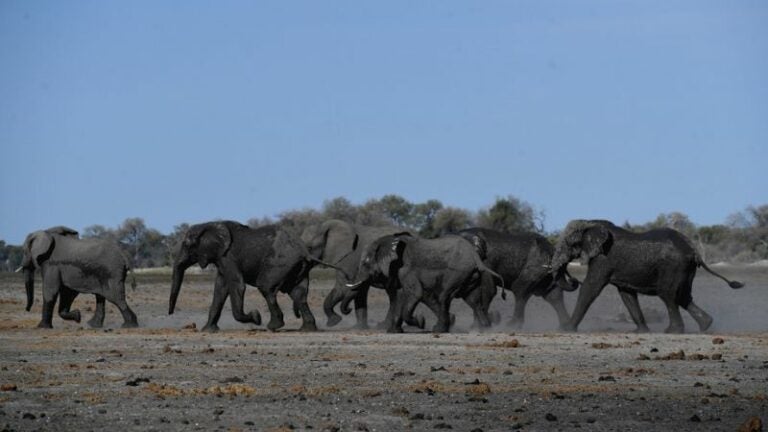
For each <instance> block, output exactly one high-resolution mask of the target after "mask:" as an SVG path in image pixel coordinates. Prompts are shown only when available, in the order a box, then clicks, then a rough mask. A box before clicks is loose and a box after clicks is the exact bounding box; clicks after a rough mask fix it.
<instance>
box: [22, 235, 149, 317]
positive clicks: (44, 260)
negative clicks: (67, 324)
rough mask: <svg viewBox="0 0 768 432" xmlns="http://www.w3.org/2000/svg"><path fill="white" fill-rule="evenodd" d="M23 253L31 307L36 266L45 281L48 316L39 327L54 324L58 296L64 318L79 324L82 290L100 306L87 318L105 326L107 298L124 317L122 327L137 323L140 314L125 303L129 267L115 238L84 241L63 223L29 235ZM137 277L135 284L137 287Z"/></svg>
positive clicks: (45, 308) (28, 306) (61, 314)
mask: <svg viewBox="0 0 768 432" xmlns="http://www.w3.org/2000/svg"><path fill="white" fill-rule="evenodd" d="M23 250H24V257H23V261H22V265H21V267H20V268H19V269H18V270H17V271H21V270H23V271H24V279H25V286H26V291H27V307H26V309H27V311H29V310H30V309H31V308H32V304H33V303H34V284H35V282H34V281H35V270H36V269H39V270H40V273H41V275H42V279H43V317H42V320H41V321H40V323H39V324H38V327H39V328H52V327H53V324H52V318H53V307H54V305H55V304H56V300H57V298H58V297H59V295H61V299H60V300H59V316H60V317H61V318H63V319H65V320H72V321H76V322H80V311H79V310H74V311H71V310H70V307H71V305H72V302H73V301H74V300H75V297H77V295H78V293H92V294H94V295H95V296H96V310H95V312H94V315H93V318H91V320H90V321H89V322H88V324H89V325H90V326H91V327H95V328H99V327H102V326H103V325H104V314H105V310H104V309H105V300H109V301H110V302H111V303H113V304H114V305H115V306H117V308H118V309H120V313H121V314H122V315H123V327H125V328H130V327H138V321H137V319H136V314H135V313H134V312H133V311H132V310H131V308H130V307H129V306H128V303H127V302H126V301H125V277H126V275H127V272H128V270H129V269H130V266H129V264H128V261H127V260H126V258H125V256H124V255H123V253H122V251H121V250H120V247H119V246H118V245H117V243H116V242H114V241H111V240H105V239H80V238H79V235H78V233H77V231H75V230H73V229H71V228H67V227H64V226H57V227H53V228H48V229H47V230H40V231H35V232H33V233H30V234H29V235H28V236H27V238H26V240H25V241H24V246H23ZM135 283H136V282H135V280H134V282H133V285H134V287H135Z"/></svg>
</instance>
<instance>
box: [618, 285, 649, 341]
mask: <svg viewBox="0 0 768 432" xmlns="http://www.w3.org/2000/svg"><path fill="white" fill-rule="evenodd" d="M619 294H620V295H621V301H623V302H624V306H625V307H626V308H627V311H629V316H631V317H632V321H634V322H635V325H636V326H637V328H636V329H635V332H636V333H648V332H649V331H651V330H650V329H649V328H648V324H646V323H645V315H643V310H642V309H640V302H639V301H638V300H637V292H635V291H631V290H629V289H623V288H619Z"/></svg>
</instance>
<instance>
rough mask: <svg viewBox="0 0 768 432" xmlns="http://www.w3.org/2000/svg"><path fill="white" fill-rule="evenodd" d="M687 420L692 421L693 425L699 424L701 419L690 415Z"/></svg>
mask: <svg viewBox="0 0 768 432" xmlns="http://www.w3.org/2000/svg"><path fill="white" fill-rule="evenodd" d="M688 420H689V421H692V422H694V423H700V422H701V418H700V417H699V416H697V415H696V414H694V415H692V416H691V418H689V419H688Z"/></svg>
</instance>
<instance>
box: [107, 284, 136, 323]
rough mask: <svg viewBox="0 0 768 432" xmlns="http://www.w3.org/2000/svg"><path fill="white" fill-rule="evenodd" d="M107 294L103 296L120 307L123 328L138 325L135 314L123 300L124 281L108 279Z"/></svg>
mask: <svg viewBox="0 0 768 432" xmlns="http://www.w3.org/2000/svg"><path fill="white" fill-rule="evenodd" d="M109 291H110V292H109V294H108V295H105V298H106V299H107V300H109V301H110V302H111V303H112V304H114V305H115V306H117V308H118V309H120V314H121V315H123V326H122V327H123V328H134V327H138V326H139V321H138V320H137V319H136V314H135V313H133V311H132V310H131V308H130V307H129V306H128V303H127V302H126V301H125V281H121V280H118V281H109Z"/></svg>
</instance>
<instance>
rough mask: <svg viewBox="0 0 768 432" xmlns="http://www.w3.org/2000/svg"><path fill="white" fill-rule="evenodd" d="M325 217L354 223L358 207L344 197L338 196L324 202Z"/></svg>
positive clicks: (323, 212)
mask: <svg viewBox="0 0 768 432" xmlns="http://www.w3.org/2000/svg"><path fill="white" fill-rule="evenodd" d="M322 214H323V218H325V219H340V220H343V221H346V222H350V223H354V222H355V220H356V219H357V208H356V207H355V206H354V205H353V204H352V203H351V202H349V200H348V199H346V198H344V197H336V198H333V199H331V200H326V201H324V202H323V209H322Z"/></svg>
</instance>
